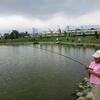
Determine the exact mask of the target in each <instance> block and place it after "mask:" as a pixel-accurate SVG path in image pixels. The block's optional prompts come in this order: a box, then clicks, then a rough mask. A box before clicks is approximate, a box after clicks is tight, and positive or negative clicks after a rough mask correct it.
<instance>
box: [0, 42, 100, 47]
mask: <svg viewBox="0 0 100 100" xmlns="http://www.w3.org/2000/svg"><path fill="white" fill-rule="evenodd" d="M31 44H34V42H6V43H0V45H31ZM35 44H56V45H57V44H58V45H73V46H85V47H100V44H95V43H74V42H73V43H70V42H59V43H56V42H38V43H35Z"/></svg>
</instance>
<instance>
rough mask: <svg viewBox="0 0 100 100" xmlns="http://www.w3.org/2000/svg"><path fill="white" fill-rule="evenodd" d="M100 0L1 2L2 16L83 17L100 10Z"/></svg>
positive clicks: (24, 0)
mask: <svg viewBox="0 0 100 100" xmlns="http://www.w3.org/2000/svg"><path fill="white" fill-rule="evenodd" d="M99 6H100V0H0V15H2V16H3V15H23V16H28V17H29V16H30V17H38V18H47V17H50V16H52V15H53V14H55V13H59V12H63V13H64V14H65V15H67V16H71V17H75V16H81V15H84V14H86V13H89V12H92V11H94V10H98V9H100V7H99Z"/></svg>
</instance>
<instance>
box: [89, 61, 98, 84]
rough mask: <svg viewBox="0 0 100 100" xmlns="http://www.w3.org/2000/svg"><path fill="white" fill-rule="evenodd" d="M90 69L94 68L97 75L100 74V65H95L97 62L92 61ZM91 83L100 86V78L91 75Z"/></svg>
mask: <svg viewBox="0 0 100 100" xmlns="http://www.w3.org/2000/svg"><path fill="white" fill-rule="evenodd" d="M89 68H92V69H93V71H95V72H96V73H100V63H99V64H97V63H95V61H92V62H91V63H90V65H89ZM90 83H93V84H96V85H100V77H97V76H95V75H93V74H91V75H90Z"/></svg>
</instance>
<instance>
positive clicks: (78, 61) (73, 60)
mask: <svg viewBox="0 0 100 100" xmlns="http://www.w3.org/2000/svg"><path fill="white" fill-rule="evenodd" d="M34 48H36V49H41V50H44V51H47V52H50V53H53V54H57V55H60V56H63V57H65V58H68V59H71V60H73V61H75V62H77V63H79V64H81V65H82V66H86V65H85V64H83V63H82V62H80V61H78V60H76V59H74V58H72V57H69V56H65V55H63V54H61V53H58V52H54V51H51V50H48V49H44V48H39V47H34Z"/></svg>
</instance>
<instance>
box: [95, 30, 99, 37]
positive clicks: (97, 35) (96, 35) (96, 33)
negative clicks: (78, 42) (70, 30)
mask: <svg viewBox="0 0 100 100" xmlns="http://www.w3.org/2000/svg"><path fill="white" fill-rule="evenodd" d="M95 37H96V39H99V34H98V32H97V31H95Z"/></svg>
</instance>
